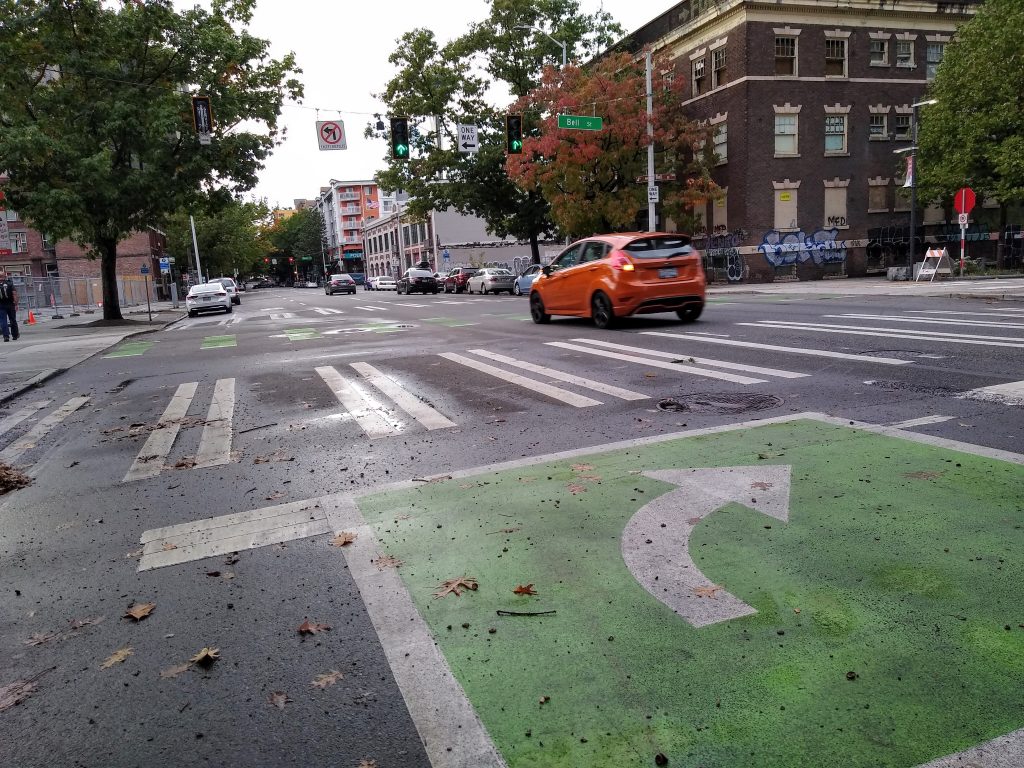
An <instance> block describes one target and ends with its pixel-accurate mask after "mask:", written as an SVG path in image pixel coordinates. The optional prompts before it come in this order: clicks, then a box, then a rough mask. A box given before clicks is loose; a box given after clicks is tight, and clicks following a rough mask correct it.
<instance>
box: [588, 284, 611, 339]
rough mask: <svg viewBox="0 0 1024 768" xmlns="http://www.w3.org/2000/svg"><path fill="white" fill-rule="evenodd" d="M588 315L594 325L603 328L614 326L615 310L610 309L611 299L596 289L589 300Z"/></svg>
mask: <svg viewBox="0 0 1024 768" xmlns="http://www.w3.org/2000/svg"><path fill="white" fill-rule="evenodd" d="M590 317H591V319H593V321H594V325H596V326H597V327H598V328H600V329H602V330H604V329H606V328H613V327H615V310H613V309H612V300H611V299H609V298H608V296H607V295H605V294H603V293H601V292H600V291H598V292H597V293H595V294H594V298H592V299H591V300H590Z"/></svg>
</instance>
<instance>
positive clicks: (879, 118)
mask: <svg viewBox="0 0 1024 768" xmlns="http://www.w3.org/2000/svg"><path fill="white" fill-rule="evenodd" d="M886 118H887V115H885V114H884V113H883V114H878V113H872V114H871V115H870V117H869V118H868V140H869V141H888V140H889V133H888V128H887V123H886ZM876 128H877V129H879V130H876Z"/></svg>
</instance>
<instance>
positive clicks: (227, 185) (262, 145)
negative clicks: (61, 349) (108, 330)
mask: <svg viewBox="0 0 1024 768" xmlns="http://www.w3.org/2000/svg"><path fill="white" fill-rule="evenodd" d="M254 3H255V0H212V3H211V7H210V10H204V9H202V8H200V7H199V6H196V7H194V8H191V9H188V10H182V11H177V10H175V8H174V6H173V3H172V2H171V0H147V2H128V1H126V2H124V3H123V4H120V5H114V4H112V3H110V2H104V1H103V0H0V62H3V65H2V66H0V167H3V168H4V169H6V171H7V173H8V176H9V181H8V182H6V183H5V185H4V191H5V192H6V194H7V196H8V198H9V200H10V202H11V205H12V207H15V208H17V209H18V210H19V211H20V212H21V213H22V214H23V215H24V216H25V217H26V218H27V219H28V220H29V221H31V222H32V223H33V224H34V225H35V226H36V227H37V228H39V229H41V230H43V231H45V232H48V233H51V234H53V235H55V236H56V237H67V238H71V239H73V240H74V241H75V242H77V243H79V244H80V245H82V246H84V247H86V248H87V249H89V250H90V253H91V255H93V256H96V257H98V258H99V259H100V263H101V274H102V277H103V314H104V317H105V318H106V319H121V310H120V306H119V303H118V296H117V283H116V280H117V271H116V258H117V251H116V248H117V244H118V242H119V241H121V240H123V239H124V238H125V237H126V236H128V235H129V234H130V233H131V232H133V231H137V230H140V229H144V228H145V227H146V226H149V225H153V226H164V225H165V223H166V220H167V218H168V217H169V216H171V215H172V214H173V213H174V212H175V211H178V210H182V209H185V210H187V209H189V208H193V207H195V206H197V205H199V204H200V203H201V201H203V200H207V199H210V198H213V199H217V198H220V199H221V200H226V199H228V198H230V197H231V196H232V195H235V194H238V193H240V192H242V191H245V190H247V189H251V188H252V187H253V186H255V184H256V181H257V174H258V172H259V171H260V169H261V168H262V166H263V161H264V160H265V159H266V158H267V156H268V155H269V154H270V152H271V151H272V149H273V147H274V145H275V143H276V142H277V141H278V127H277V122H278V117H279V115H280V112H281V105H282V103H283V102H284V100H285V99H287V98H298V97H300V96H301V95H302V86H301V84H300V83H299V82H298V81H297V80H296V79H295V78H294V77H293V74H295V73H297V72H298V70H297V69H296V68H295V62H294V57H293V56H292V55H291V54H288V55H286V56H284V57H283V58H281V59H273V58H271V57H270V56H269V54H268V45H269V44H268V42H267V41H266V40H262V39H260V38H257V37H253V36H252V35H250V34H249V33H248V32H247V31H246V26H247V24H248V23H249V21H250V19H251V16H252V12H253V8H254ZM195 94H203V95H206V96H209V97H210V99H211V102H212V109H213V115H214V118H215V127H214V131H213V141H212V143H211V144H210V145H208V146H203V145H201V144H199V142H198V140H197V137H196V134H195V130H194V127H193V123H192V115H191V96H192V95H195Z"/></svg>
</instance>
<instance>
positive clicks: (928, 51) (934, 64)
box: [924, 40, 946, 82]
mask: <svg viewBox="0 0 1024 768" xmlns="http://www.w3.org/2000/svg"><path fill="white" fill-rule="evenodd" d="M936 49H938V52H939V57H938V59H937V60H933V59H932V53H933V52H934V51H935V50H936ZM945 54H946V44H945V43H944V42H942V41H941V40H939V41H931V40H929V41H928V42H927V43H926V44H925V49H924V78H925V80H928V81H929V82H931V81H932V80H934V79H935V73H936V71H937V70H938V68H939V65H940V64H942V57H943V56H945Z"/></svg>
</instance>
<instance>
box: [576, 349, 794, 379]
mask: <svg viewBox="0 0 1024 768" xmlns="http://www.w3.org/2000/svg"><path fill="white" fill-rule="evenodd" d="M573 341H576V342H580V343H583V344H593V345H594V346H598V347H605V348H606V349H617V350H619V351H621V352H639V353H642V354H645V355H650V356H651V357H660V358H666V359H668V360H672V361H673V362H677V363H678V362H679V361H680V358H683V359H684V360H685V362H687V363H693V364H695V365H710V366H711V367H712V368H725V369H727V370H733V371H745V372H746V373H757V374H760V375H762V376H775V377H777V378H780V379H802V378H806V377H807V376H810V374H809V373H796V372H795V371H783V370H780V369H778V368H762V367H761V366H757V365H745V364H743V363H730V362H727V361H725V360H713V359H711V358H707V357H691V356H689V355H680V354H676V353H675V352H661V351H659V350H654V349H645V348H644V347H628V346H626V345H625V344H613V343H612V342H610V341H600V340H598V339H573Z"/></svg>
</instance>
